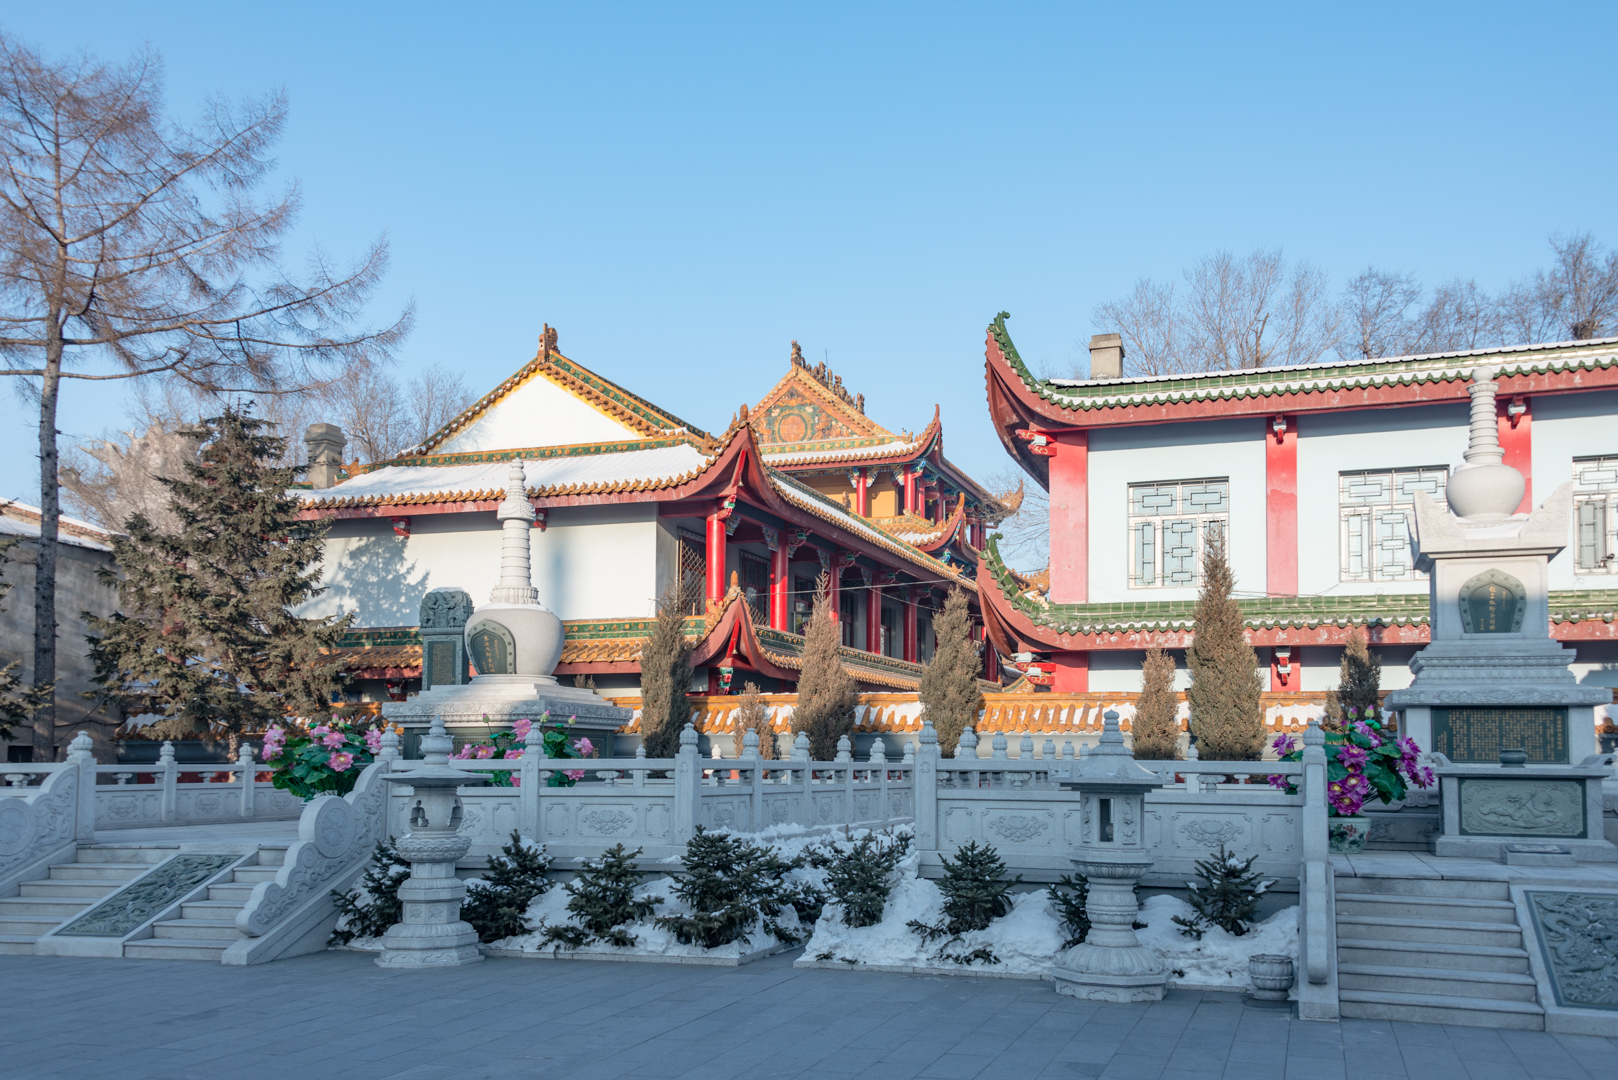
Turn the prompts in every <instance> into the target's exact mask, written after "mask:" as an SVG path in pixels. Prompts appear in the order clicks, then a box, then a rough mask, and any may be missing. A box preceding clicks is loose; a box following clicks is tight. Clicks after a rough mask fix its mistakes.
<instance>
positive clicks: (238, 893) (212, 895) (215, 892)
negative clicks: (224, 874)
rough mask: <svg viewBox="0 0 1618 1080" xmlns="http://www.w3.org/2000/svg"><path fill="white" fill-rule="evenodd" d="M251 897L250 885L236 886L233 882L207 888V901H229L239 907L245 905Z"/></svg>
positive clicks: (251, 889)
mask: <svg viewBox="0 0 1618 1080" xmlns="http://www.w3.org/2000/svg"><path fill="white" fill-rule="evenodd" d="M252 895H253V885H252V884H236V883H235V882H226V883H224V884H220V885H209V886H208V899H209V900H229V901H231V902H233V903H235V904H237V905H241V904H245V903H247V901H248V899H249V898H250V897H251V896H252Z"/></svg>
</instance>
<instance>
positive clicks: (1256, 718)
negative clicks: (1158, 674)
mask: <svg viewBox="0 0 1618 1080" xmlns="http://www.w3.org/2000/svg"><path fill="white" fill-rule="evenodd" d="M1235 586H1236V580H1235V577H1234V575H1232V574H1231V572H1230V563H1229V561H1228V560H1227V559H1226V557H1225V541H1224V537H1223V536H1222V535H1220V534H1218V533H1213V534H1211V535H1209V536H1208V542H1207V549H1206V552H1205V553H1204V555H1203V559H1202V590H1201V593H1200V594H1199V595H1198V597H1197V607H1196V614H1195V615H1194V617H1193V618H1194V630H1193V636H1192V639H1191V647H1190V648H1189V649H1187V650H1186V656H1185V659H1186V666H1187V667H1189V668H1190V669H1191V688H1190V689H1189V690H1188V691H1187V692H1186V699H1187V700H1188V701H1189V702H1190V705H1191V733H1192V734H1193V735H1195V736H1196V737H1197V754H1198V756H1199V757H1201V758H1202V759H1203V760H1205V761H1257V760H1258V757H1259V754H1260V753H1261V752H1262V749H1263V746H1264V706H1263V700H1262V698H1261V696H1260V695H1261V694H1262V693H1263V689H1264V688H1263V684H1262V683H1261V682H1260V681H1259V676H1258V657H1257V656H1256V655H1254V653H1253V647H1252V646H1251V645H1249V644H1248V643H1247V635H1246V633H1245V632H1244V631H1243V628H1242V612H1241V608H1240V607H1238V606H1237V604H1236V601H1235V599H1234V598H1233V597H1232V595H1231V594H1232V592H1233V591H1234V589H1235Z"/></svg>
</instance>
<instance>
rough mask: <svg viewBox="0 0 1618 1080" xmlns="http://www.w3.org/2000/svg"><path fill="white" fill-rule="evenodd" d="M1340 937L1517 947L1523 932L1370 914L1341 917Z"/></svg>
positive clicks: (1514, 927)
mask: <svg viewBox="0 0 1618 1080" xmlns="http://www.w3.org/2000/svg"><path fill="white" fill-rule="evenodd" d="M1337 933H1338V935H1339V937H1342V936H1347V937H1351V938H1368V937H1380V938H1384V939H1387V940H1390V941H1419V942H1422V943H1424V944H1425V943H1432V944H1447V945H1494V946H1497V947H1501V948H1516V947H1520V946H1521V945H1522V931H1521V930H1519V929H1518V928H1517V924H1516V923H1499V922H1461V921H1459V920H1448V919H1401V920H1398V921H1390V920H1387V919H1382V918H1372V917H1370V916H1366V915H1341V914H1339V915H1338V916H1337Z"/></svg>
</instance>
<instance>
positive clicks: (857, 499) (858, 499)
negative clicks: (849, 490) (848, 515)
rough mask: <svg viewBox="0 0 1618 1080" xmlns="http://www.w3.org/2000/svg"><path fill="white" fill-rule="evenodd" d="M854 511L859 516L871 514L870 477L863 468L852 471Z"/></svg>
mask: <svg viewBox="0 0 1618 1080" xmlns="http://www.w3.org/2000/svg"><path fill="white" fill-rule="evenodd" d="M853 480H854V512H855V513H856V514H858V515H859V516H860V517H870V516H871V478H870V474H869V473H868V472H867V471H866V470H864V469H855V470H854V471H853Z"/></svg>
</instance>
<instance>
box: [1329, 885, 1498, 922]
mask: <svg viewBox="0 0 1618 1080" xmlns="http://www.w3.org/2000/svg"><path fill="white" fill-rule="evenodd" d="M1337 914H1338V915H1365V916H1369V917H1371V918H1377V919H1383V920H1386V921H1389V922H1394V921H1397V922H1404V921H1407V920H1409V919H1426V920H1430V921H1439V922H1446V921H1460V922H1501V923H1511V924H1512V925H1513V926H1515V925H1516V923H1517V905H1516V904H1513V903H1512V902H1511V901H1510V900H1469V899H1466V898H1464V897H1459V896H1386V895H1382V894H1378V893H1358V894H1356V893H1350V894H1348V895H1347V896H1339V897H1338V898H1337Z"/></svg>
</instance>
